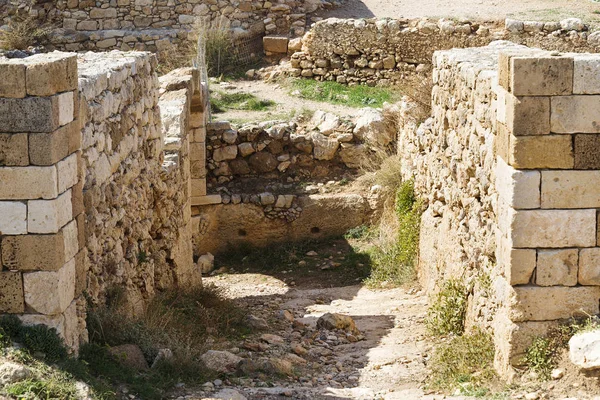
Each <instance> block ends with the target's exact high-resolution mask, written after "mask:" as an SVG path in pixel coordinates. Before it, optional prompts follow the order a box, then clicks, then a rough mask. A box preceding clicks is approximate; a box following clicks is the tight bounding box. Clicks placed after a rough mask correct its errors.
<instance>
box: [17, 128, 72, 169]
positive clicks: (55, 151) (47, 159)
mask: <svg viewBox="0 0 600 400" xmlns="http://www.w3.org/2000/svg"><path fill="white" fill-rule="evenodd" d="M73 130H76V131H79V124H78V123H77V122H75V121H73V122H71V123H70V124H67V125H65V126H62V127H60V128H58V129H57V130H55V131H54V132H50V133H46V132H36V133H30V134H29V159H30V160H31V163H32V164H33V165H53V164H56V163H57V162H58V161H60V160H62V159H63V158H65V157H66V156H67V155H68V154H69V137H70V135H71V133H72V131H73Z"/></svg>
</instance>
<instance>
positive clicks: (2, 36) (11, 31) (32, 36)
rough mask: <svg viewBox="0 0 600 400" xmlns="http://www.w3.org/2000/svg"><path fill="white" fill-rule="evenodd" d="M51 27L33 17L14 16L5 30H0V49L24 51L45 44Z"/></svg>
mask: <svg viewBox="0 0 600 400" xmlns="http://www.w3.org/2000/svg"><path fill="white" fill-rule="evenodd" d="M51 31H52V26H50V25H48V24H43V23H41V22H40V21H38V20H37V19H35V18H33V17H22V16H18V15H16V16H14V17H13V19H12V20H11V21H10V22H9V23H8V27H7V29H6V30H0V48H2V49H6V50H25V49H27V48H28V47H30V46H38V45H42V44H44V43H45V40H46V38H47V36H48V34H49V33H50V32H51Z"/></svg>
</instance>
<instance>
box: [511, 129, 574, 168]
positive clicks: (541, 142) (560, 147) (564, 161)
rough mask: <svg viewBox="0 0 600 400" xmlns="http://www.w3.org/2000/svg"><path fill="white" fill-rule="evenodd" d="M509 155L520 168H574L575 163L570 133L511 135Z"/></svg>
mask: <svg viewBox="0 0 600 400" xmlns="http://www.w3.org/2000/svg"><path fill="white" fill-rule="evenodd" d="M509 157H510V163H509V164H510V165H511V166H513V167H515V168H518V169H542V168H552V169H572V168H573V166H574V164H575V158H574V157H573V140H572V138H571V136H569V135H543V136H511V140H510V155H509Z"/></svg>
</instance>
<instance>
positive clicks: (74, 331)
mask: <svg viewBox="0 0 600 400" xmlns="http://www.w3.org/2000/svg"><path fill="white" fill-rule="evenodd" d="M19 319H20V320H21V322H22V323H23V325H26V326H31V325H45V326H47V327H49V328H54V329H56V333H57V334H58V335H59V336H60V337H61V338H63V340H64V341H65V345H67V347H68V348H69V349H70V350H71V351H73V352H75V353H77V351H78V349H79V321H78V318H77V304H76V302H75V301H73V302H72V303H71V304H70V305H69V307H67V309H66V310H65V312H64V313H62V314H57V315H42V314H24V315H19Z"/></svg>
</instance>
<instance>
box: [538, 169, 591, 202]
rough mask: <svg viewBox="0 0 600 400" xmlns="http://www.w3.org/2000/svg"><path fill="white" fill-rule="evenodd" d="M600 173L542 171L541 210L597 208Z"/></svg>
mask: <svg viewBox="0 0 600 400" xmlns="http://www.w3.org/2000/svg"><path fill="white" fill-rule="evenodd" d="M592 182H600V171H542V208H599V207H600V186H599V185H595V184H592Z"/></svg>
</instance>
